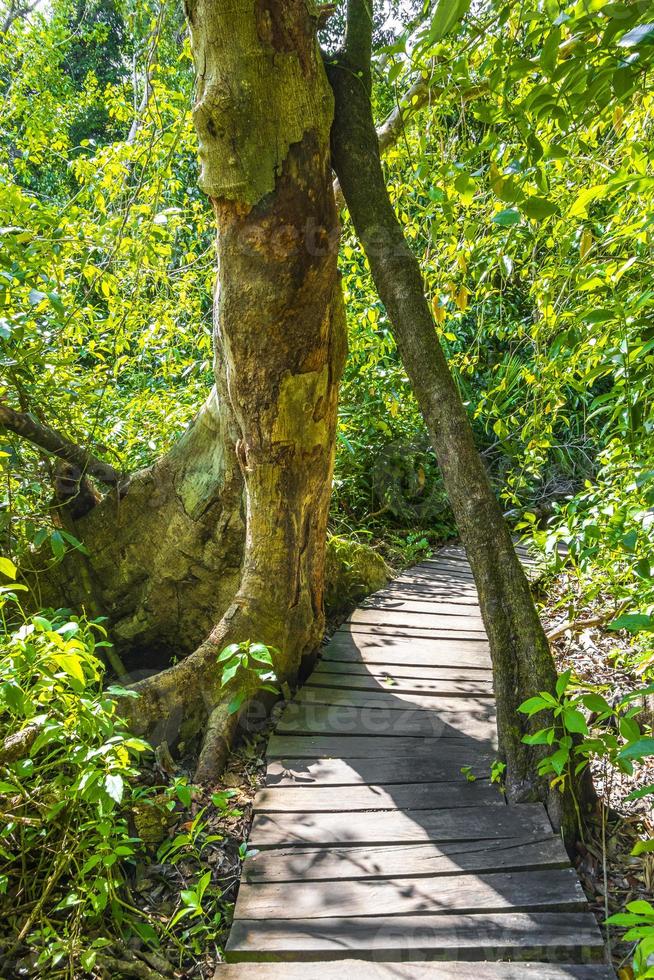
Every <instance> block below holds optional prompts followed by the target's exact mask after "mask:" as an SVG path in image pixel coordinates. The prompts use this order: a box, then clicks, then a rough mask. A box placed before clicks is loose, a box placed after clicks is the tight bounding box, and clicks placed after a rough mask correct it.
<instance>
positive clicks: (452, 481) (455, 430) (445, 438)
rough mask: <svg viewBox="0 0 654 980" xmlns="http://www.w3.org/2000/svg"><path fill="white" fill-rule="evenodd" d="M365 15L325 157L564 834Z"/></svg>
mask: <svg viewBox="0 0 654 980" xmlns="http://www.w3.org/2000/svg"><path fill="white" fill-rule="evenodd" d="M371 22H372V18H371V0H350V2H349V7H348V27H347V37H346V44H345V48H344V50H343V52H342V53H341V55H340V56H339V57H338V58H337V59H332V60H331V61H330V63H329V65H328V76H329V79H330V82H331V85H332V88H333V91H334V94H335V100H336V114H335V122H334V127H333V132H332V147H333V164H334V168H335V170H336V173H337V175H338V178H339V181H340V185H341V188H342V191H343V194H344V196H345V201H346V203H347V206H348V209H349V212H350V216H351V218H352V221H353V223H354V227H355V230H356V232H357V234H358V236H359V238H360V240H361V242H362V244H363V247H364V249H365V251H366V255H367V257H368V261H369V263H370V268H371V272H372V276H373V279H374V281H375V285H376V287H377V290H378V292H379V295H380V298H381V299H382V302H383V303H384V305H385V307H386V310H387V312H388V315H389V318H390V321H391V324H392V329H393V334H394V337H395V340H396V343H397V346H398V350H399V352H400V355H401V357H402V361H403V363H404V366H405V368H406V371H407V374H408V376H409V379H410V381H411V385H412V387H413V390H414V392H415V395H416V399H417V401H418V404H419V406H420V410H421V412H422V415H423V417H424V420H425V423H426V425H427V428H428V430H429V433H430V436H431V441H432V445H433V448H434V452H435V453H436V457H437V459H438V463H439V465H440V468H441V471H442V473H443V480H444V483H445V488H446V490H447V494H448V497H449V499H450V503H451V505H452V509H453V511H454V515H455V518H456V521H457V525H458V528H459V532H460V535H461V539H462V541H463V543H464V545H465V548H466V551H467V554H468V558H469V561H470V564H471V566H472V571H473V574H474V577H475V582H476V585H477V589H478V592H479V601H480V605H481V611H482V616H483V619H484V625H485V627H486V631H487V633H488V637H489V642H490V649H491V655H492V660H493V673H494V683H495V696H496V698H497V706H498V729H499V738H500V745H501V751H502V755H503V757H504V759H505V760H506V763H507V772H506V776H507V789H508V794H509V798H510V799H511V800H513V801H520V800H522V801H524V800H535V799H542V800H544V801H545V802H546V803H547V805H548V809H549V812H550V815H551V816H552V818H553V819H554V821H555V822H556V824H557V825H559V826H563V829H564V832H565V833H566V836H567V837H568V838H572V837H573V836H574V834H575V824H576V819H575V801H574V799H573V796H572V793H571V792H570V788H569V789H568V790H567V791H566V792H565V793H563V794H561V793H559V792H558V791H551V790H550V788H549V785H548V783H547V781H546V780H543V779H541V778H539V777H538V776H537V774H536V766H537V762H538V759H539V757H540V753H542V751H543V749H542V748H541V747H537V746H527V745H525V744H524V743H523V742H522V736H523V735H524V734H525V732H526V731H527V730H528V724H527V723H526V722H525V720H524V716H522V715H521V714H520V713H519V712H518V710H517V709H518V706H519V705H520V704H521V702H522V701H523V700H525V699H526V698H527V697H529V696H531V695H533V694H534V693H535V692H537V691H539V690H543V691H553V690H554V687H555V683H556V671H555V667H554V663H553V660H552V656H551V653H550V649H549V645H548V642H547V638H546V637H545V634H544V632H543V629H542V627H541V624H540V621H539V618H538V614H537V612H536V609H535V607H534V603H533V600H532V597H531V592H530V587H529V583H528V582H527V579H526V577H525V574H524V571H523V569H522V567H521V565H520V562H519V561H518V558H517V556H516V554H515V550H514V548H513V544H512V540H511V535H510V533H509V529H508V527H507V525H506V523H505V521H504V519H503V516H502V512H501V509H500V506H499V502H498V501H497V499H496V497H495V495H494V493H493V491H492V488H491V486H490V483H489V480H488V477H487V474H486V471H485V469H484V466H483V463H482V461H481V458H480V456H479V454H478V452H477V450H476V448H475V444H474V439H473V434H472V429H471V426H470V423H469V420H468V417H467V414H466V411H465V407H464V405H463V402H462V400H461V398H460V396H459V393H458V390H457V388H456V385H455V382H454V380H453V378H452V375H451V373H450V371H449V368H448V365H447V362H446V360H445V356H444V354H443V351H442V348H441V346H440V343H439V341H438V337H437V334H436V329H435V324H434V322H433V319H432V315H431V311H430V309H429V304H428V302H427V299H426V297H425V290H424V285H423V281H422V275H421V272H420V267H419V264H418V261H417V259H416V257H415V255H414V254H413V253H412V251H411V250H410V248H409V246H408V244H407V242H406V240H405V238H404V234H403V231H402V226H401V225H400V223H399V221H398V219H397V217H396V215H395V212H394V210H393V207H392V205H391V203H390V200H389V197H388V193H387V188H386V182H385V179H384V174H383V171H382V166H381V160H380V154H379V144H378V138H377V134H376V132H375V126H374V121H373V115H372V107H371V101H370V93H371V75H370V57H371ZM540 720H541V719H540V718H539V721H540ZM539 727H542V726H539ZM572 790H573V791H574V787H572ZM577 791H578V792H579V787H577Z"/></svg>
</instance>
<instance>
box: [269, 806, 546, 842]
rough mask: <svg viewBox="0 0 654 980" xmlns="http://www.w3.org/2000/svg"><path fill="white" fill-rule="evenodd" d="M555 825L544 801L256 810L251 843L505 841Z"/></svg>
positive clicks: (541, 832) (544, 830)
mask: <svg viewBox="0 0 654 980" xmlns="http://www.w3.org/2000/svg"><path fill="white" fill-rule="evenodd" d="M551 829H552V828H551V825H550V822H549V820H548V818H547V815H546V813H545V809H544V808H543V807H542V806H541V805H540V804H533V803H523V804H521V805H520V806H519V807H508V806H504V807H495V806H493V807H462V808H461V809H457V808H451V809H443V810H425V811H422V810H411V811H400V810H394V811H386V810H382V811H378V812H374V813H363V814H354V813H272V814H257V815H256V816H255V818H254V821H253V823H252V830H251V833H250V845H251V846H252V847H258V848H264V847H280V846H284V845H288V844H313V845H317V846H323V845H324V846H325V847H328V846H330V845H331V844H353V845H354V844H358V845H362V844H396V845H397V846H401V845H402V844H417V843H421V842H423V843H424V842H427V841H433V842H435V843H436V842H440V841H454V840H501V839H502V838H505V837H518V836H520V835H524V834H526V833H528V832H529V831H531V832H532V833H535V834H539V835H543V834H545V833H548V832H551Z"/></svg>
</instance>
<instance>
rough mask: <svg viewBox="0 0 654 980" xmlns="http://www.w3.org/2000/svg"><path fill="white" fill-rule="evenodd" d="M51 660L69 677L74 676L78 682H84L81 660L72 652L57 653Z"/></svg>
mask: <svg viewBox="0 0 654 980" xmlns="http://www.w3.org/2000/svg"><path fill="white" fill-rule="evenodd" d="M53 660H54V661H55V663H56V664H57V666H59V667H61V669H62V670H63V672H64V673H65V674H68V676H69V677H74V678H75V680H76V681H79V682H80V684H84V683H85V678H84V671H83V669H82V662H81V660H80V658H79V657H76V656H75V654H74V653H59V654H57V655H56V656H55V657H53Z"/></svg>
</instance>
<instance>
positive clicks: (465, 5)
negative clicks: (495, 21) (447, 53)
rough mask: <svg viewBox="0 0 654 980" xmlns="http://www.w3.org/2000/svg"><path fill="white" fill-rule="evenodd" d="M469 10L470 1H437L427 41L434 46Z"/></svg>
mask: <svg viewBox="0 0 654 980" xmlns="http://www.w3.org/2000/svg"><path fill="white" fill-rule="evenodd" d="M469 8H470V0H437V3H436V9H435V11H434V16H433V17H432V21H431V25H430V28H429V34H428V39H429V41H430V43H432V44H434V43H435V42H436V41H440V40H441V38H443V37H445V35H446V34H448V33H449V31H451V30H452V28H453V27H454V25H455V24H456V23H458V21H460V20H461V19H462V18H463V17H464V16H465V15H466V14H467V13H468V10H469Z"/></svg>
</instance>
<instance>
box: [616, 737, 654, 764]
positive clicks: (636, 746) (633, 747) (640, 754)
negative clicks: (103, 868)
mask: <svg viewBox="0 0 654 980" xmlns="http://www.w3.org/2000/svg"><path fill="white" fill-rule="evenodd" d="M650 755H654V738H639V739H637V740H636V741H635V742H630V743H629V745H625V747H624V748H623V749H621V750H620V752H619V754H618V758H619V759H644V758H645V757H646V756H650Z"/></svg>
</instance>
